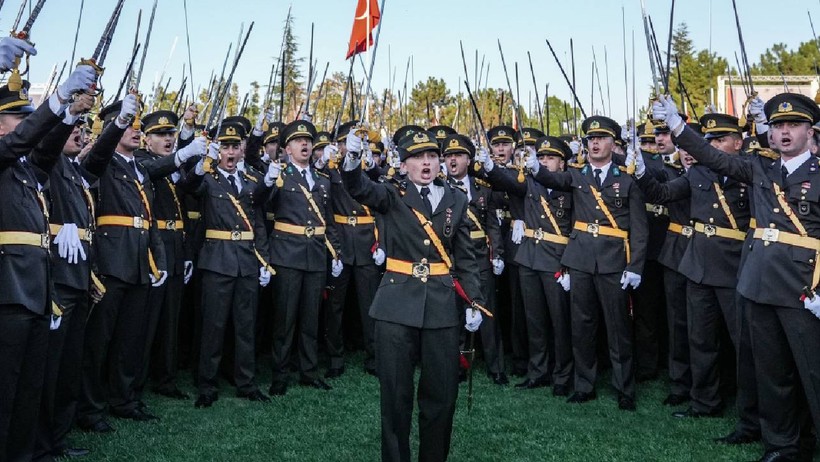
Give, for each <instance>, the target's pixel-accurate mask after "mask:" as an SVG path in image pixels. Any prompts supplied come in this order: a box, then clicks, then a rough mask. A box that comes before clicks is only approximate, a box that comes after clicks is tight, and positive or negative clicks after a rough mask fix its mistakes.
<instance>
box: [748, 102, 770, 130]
mask: <svg viewBox="0 0 820 462" xmlns="http://www.w3.org/2000/svg"><path fill="white" fill-rule="evenodd" d="M764 106H765V104H764V103H763V100H762V99H760V97H759V96H755V97H754V99H753V100H752V101H751V102H750V103H749V114H751V115H752V117H754V120H755V123H756V124H764V125H765V124H767V123H768V122H769V121H768V120H766V113H765V112H763V107H764Z"/></svg>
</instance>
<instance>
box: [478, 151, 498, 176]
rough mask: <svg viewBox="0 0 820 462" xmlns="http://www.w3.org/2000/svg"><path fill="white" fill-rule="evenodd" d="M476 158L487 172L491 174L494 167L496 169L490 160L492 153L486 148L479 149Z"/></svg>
mask: <svg viewBox="0 0 820 462" xmlns="http://www.w3.org/2000/svg"><path fill="white" fill-rule="evenodd" d="M475 158H476V160H477V161H479V162H480V163H481V165H483V166H484V170H485V171H487V172H491V171H492V170H493V167H495V164H494V163H493V160H492V159H490V151H488V150H487V148H485V147H484V146H481V147H479V148H478V153H476V156H475Z"/></svg>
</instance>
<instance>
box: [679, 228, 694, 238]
mask: <svg viewBox="0 0 820 462" xmlns="http://www.w3.org/2000/svg"><path fill="white" fill-rule="evenodd" d="M680 233H681V235H683V236H684V237H688V238H691V237H692V235H693V234H695V228H693V227H691V226H681V230H680Z"/></svg>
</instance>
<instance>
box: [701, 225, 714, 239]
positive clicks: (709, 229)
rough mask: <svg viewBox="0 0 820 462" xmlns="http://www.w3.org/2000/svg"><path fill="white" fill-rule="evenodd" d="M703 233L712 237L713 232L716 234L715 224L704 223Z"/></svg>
mask: <svg viewBox="0 0 820 462" xmlns="http://www.w3.org/2000/svg"><path fill="white" fill-rule="evenodd" d="M703 234H705V235H706V237H712V236H714V235H715V234H717V228H716V227H715V225H704V226H703Z"/></svg>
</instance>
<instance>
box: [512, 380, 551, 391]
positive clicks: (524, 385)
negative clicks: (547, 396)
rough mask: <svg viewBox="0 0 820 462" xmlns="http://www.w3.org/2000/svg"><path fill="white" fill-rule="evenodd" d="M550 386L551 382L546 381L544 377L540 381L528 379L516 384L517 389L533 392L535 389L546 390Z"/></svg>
mask: <svg viewBox="0 0 820 462" xmlns="http://www.w3.org/2000/svg"><path fill="white" fill-rule="evenodd" d="M548 386H550V381H549V380H547V379H544V378H543V377H542V378H540V379H527V380H525V381H523V382H521V383H517V384H515V388H521V389H524V390H532V389H534V388H544V387H548Z"/></svg>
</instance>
